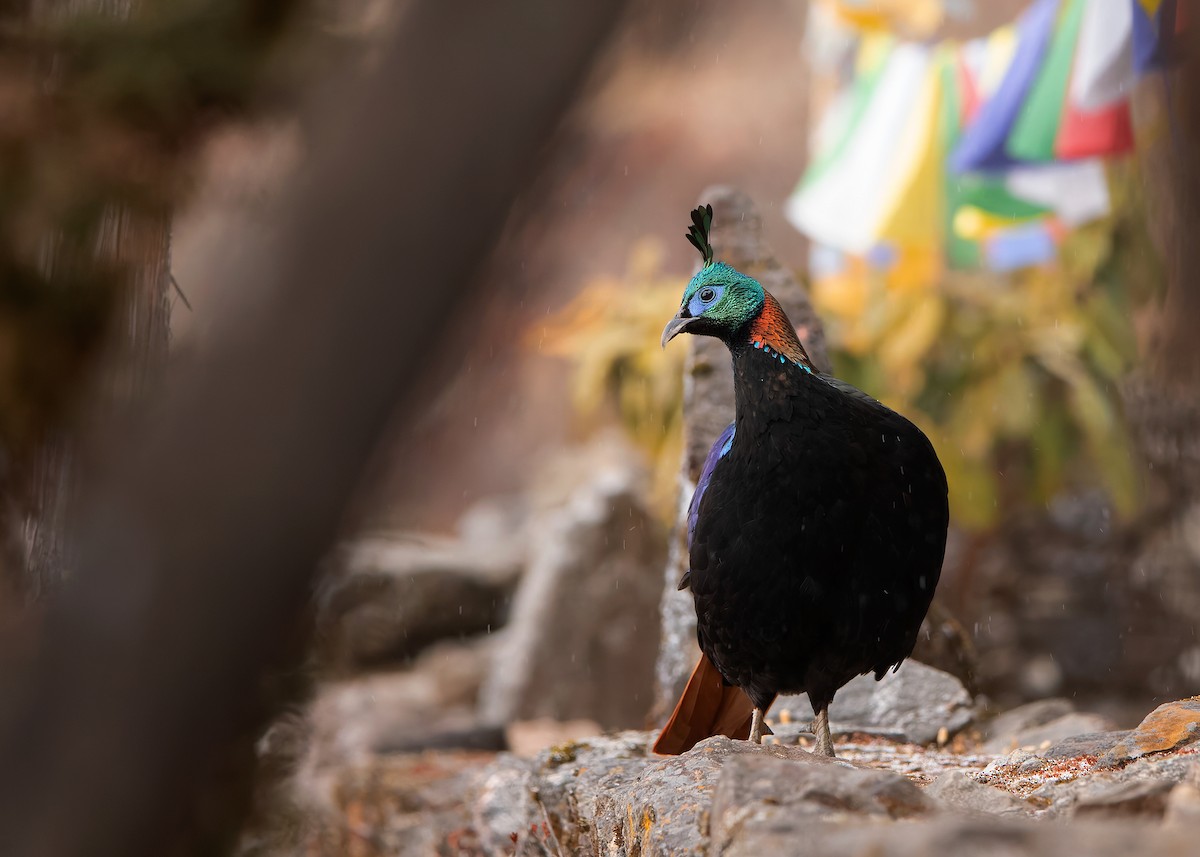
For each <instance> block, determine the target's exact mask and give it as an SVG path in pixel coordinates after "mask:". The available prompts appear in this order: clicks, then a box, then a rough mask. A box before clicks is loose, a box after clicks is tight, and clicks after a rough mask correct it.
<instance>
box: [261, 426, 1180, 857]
mask: <svg viewBox="0 0 1200 857" xmlns="http://www.w3.org/2000/svg"><path fill="white" fill-rule="evenodd" d="M580 458H585V459H586V463H585V464H584V465H578V464H577V465H576V466H577V467H581V468H582V469H583V470H584V471H585V472H586V474H587V478H585V479H581V478H579V473H578V471H577V470H576V469H572V470H570V472H568V471H563V472H561V473H559V474H558V476H557V477H556V478H555V479H552V480H550V483H549V484H548V485H543V488H542V491H543V493H542V494H540V495H533V496H535V497H541V499H535V500H533V501H528V500H527V501H526V502H521V503H518V502H495V503H488V504H482V505H480V506H478V507H476V508H475V509H474V510H473V511H472V512H471V513H470V514H468V515H467V516H466V517H465V518H464V520H463V522H462V525H461V526H460V531H459V532H458V533H457V534H456V535H455V536H453V537H448V538H442V539H431V538H430V537H427V536H411V537H407V536H406V537H395V536H389V537H376V538H364V539H363V540H361V541H359V542H358V543H356V544H355V545H353V546H351V547H350V548H348V549H347V551H346V552H345V555H344V556H342V557H341V558H340V560H339V562H340V566H341V567H340V571H338V572H337V573H336V574H334V575H333V576H332V577H331V580H330V581H329V583H328V585H327V586H326V588H325V589H324V590H323V591H322V593H321V594H320V597H319V599H318V616H319V628H320V640H319V642H320V646H319V651H318V661H319V670H320V677H321V680H320V681H319V683H318V689H317V694H316V698H315V700H314V702H313V704H312V705H311V707H310V709H309V710H308V712H307V714H306V715H305V716H304V718H302V720H303V724H302V726H301V727H300V728H297V729H294V732H293V734H294V735H295V736H297V737H298V740H297V741H295V742H292V743H290V744H289V740H288V733H287V731H286V730H281V734H280V736H278V737H279V740H278V741H275V740H268V741H266V742H264V754H265V755H266V756H267V757H268V761H269V760H270V756H271V755H272V753H273V748H274V747H275V746H276V744H278V746H279V747H280V748H282V750H283V752H282V754H281V755H282V757H285V758H284V761H286V757H287V755H288V753H291V754H292V757H293V758H295V759H298V760H299V761H298V762H297V763H296V764H294V765H292V767H291V773H290V775H289V776H288V777H286V778H283V779H281V780H280V781H278V782H276V783H275V785H274V786H273V787H272V788H271V789H269V790H267V801H269V802H270V803H269V804H266V803H265V804H264V806H263V807H262V815H263V817H264V818H265V819H267V821H266V823H265V824H263V825H262V826H261V828H260V829H257V830H254V831H252V833H251V834H250V835H248V836H247V838H246V840H245V842H244V847H243V849H242V851H243V854H246V855H249V854H255V855H264V857H265V855H277V854H279V855H281V854H288V855H291V854H297V853H300V854H306V855H313V857H317V855H321V857H323V855H350V857H382V856H383V855H409V854H412V855H426V854H441V855H481V854H489V855H490V854H508V855H570V854H585V855H587V854H605V855H610V854H611V855H652V854H653V855H668V854H729V855H735V854H746V855H749V854H789V853H794V854H801V853H802V854H826V853H828V854H852V855H853V854H864V855H866V854H869V855H910V854H912V855H916V854H933V853H936V854H938V855H945V854H960V853H962V854H966V853H970V854H1003V855H1006V857H1007V855H1022V854H1031V855H1037V854H1050V853H1054V854H1059V853H1062V852H1070V853H1084V854H1099V855H1107V854H1114V855H1115V854H1117V853H1125V852H1129V851H1135V852H1137V853H1153V854H1168V855H1169V854H1175V853H1180V854H1182V853H1191V851H1192V850H1193V849H1192V841H1191V840H1192V838H1193V836H1194V832H1195V833H1200V754H1197V750H1200V697H1195V698H1189V699H1182V700H1179V701H1176V702H1171V703H1167V704H1165V705H1162V706H1159V707H1158V708H1156V709H1154V710H1153V711H1152V712H1150V713H1149V714H1148V715H1146V716H1145V718H1144V719H1143V720H1142V722H1141V723H1140V725H1138V726H1136V728H1133V729H1118V728H1117V724H1116V723H1115V722H1114V721H1112V720H1110V719H1109V716H1108V714H1107V709H1105V711H1106V713H1104V714H1101V713H1095V712H1093V711H1086V710H1077V708H1076V706H1075V705H1074V704H1073V703H1072V702H1071V701H1069V700H1067V699H1061V698H1050V699H1044V700H1040V701H1036V702H1032V703H1029V704H1026V705H1023V706H1020V707H1018V708H1014V709H1012V710H1009V711H1006V712H1004V713H1002V714H999V715H998V716H997V714H996V712H995V711H992V710H989V708H988V706H987V703H986V701H985V700H983V698H982V697H978V696H975V695H973V694H972V693H970V692H968V690H967V689H966V687H964V684H963V682H962V681H961V680H960V678H959V677H956V676H955V675H951V674H950V673H949V672H943V671H941V670H939V669H935V668H933V667H931V666H927V665H925V664H923V663H919V662H917V661H913V660H910V661H908V662H906V663H905V664H904V665H903V666H902V667H901V668H900V670H899V671H898V672H895V673H893V674H889V675H887V676H885V678H884V680H883V681H881V682H878V683H877V682H875V681H874V680H873V679H872V678H871V677H869V676H868V677H861V678H859V679H856V680H855V681H853V682H851V683H850V684H848V685H847V686H846V687H845V688H843V689H842V690H841V691H840V692H839V694H838V696H837V699H836V700H835V702H834V705H833V708H832V709H831V721H832V726H833V729H834V732H835V735H836V736H837V747H838V752H839V758H838V759H837V760H835V761H831V760H828V759H824V758H820V757H816V756H813V755H812V754H811V753H810V752H809V751H808V748H809V747H810V746H811V736H810V735H809V734H808V732H807V731H806V727H807V723H808V720H809V718H810V717H811V710H810V708H809V705H808V702H807V700H806V699H804V698H803V697H784V698H781V699H780V700H779V701H778V702H777V703H776V705H775V707H774V709H773V711H772V713H771V725H772V728H773V731H774V733H775V734H774V735H773V736H772V737H771V738H769V739H768V743H767V744H765V745H764V746H761V747H759V746H751V745H749V744H747V743H745V742H740V741H730V740H728V739H725V738H712V739H709V740H707V741H705V742H703V743H702V744H701V745H699V746H698V747H696V748H695V749H694V750H692V751H691V752H689V753H687V754H685V755H683V756H679V757H671V758H664V757H656V756H654V755H653V754H652V753H650V752H649V750H648V747H649V745H650V743H651V742H652V740H653V736H654V733H653V732H651V731H641V730H631V729H630V728H629V727H631V726H644V725H649V724H647V723H646V722H645V720H644V718H645V716H646V712H647V711H648V710H650V708H651V701H652V700H653V698H654V696H655V686H654V685H655V682H654V675H653V669H652V663H651V661H650V659H649V658H648V657H647V656H646V653H647V652H653V651H655V649H656V647H657V645H658V642H659V640H658V637H659V633H660V615H659V612H658V603H657V602H658V598H659V593H660V590H661V580H662V577H661V569H662V567H663V565H664V564H665V562H666V551H665V544H664V543H665V541H666V539H665V538H663V536H662V534H661V533H660V532H658V530H657V529H656V527H655V525H654V524H653V523H652V521H651V519H650V518H649V517H648V516H647V515H646V513H645V512H644V510H643V507H642V506H641V504H640V501H639V499H638V498H639V496H641V495H640V493H639V485H640V479H641V476H640V474H639V472H638V470H637V468H636V467H631V466H630V465H629V464H628V461H629V457H628V454H627V451H625V450H623V449H622V448H621V447H620V446H619V445H618V446H617V447H615V448H606V447H605V446H604V445H601V446H600V447H597V448H595V449H593V450H592V451H591V452H590V453H587V454H586V456H584V455H582V454H577V455H576V456H574V459H573V460H575V459H580ZM530 531H534V532H538V533H540V534H542V537H541V538H539V539H529V538H527V537H526V535H525V534H526V533H528V532H530ZM614 629H617V630H614ZM922 651H927V652H928V651H933V652H934V653H935V654H936V652H937V650H936V649H930V648H929V647H928V646H925V647H924V649H923V648H922V647H921V646H919V647H918V654H919V653H920V652H922ZM950 661H951V662H953V659H950ZM939 663H940V661H939ZM951 668H953V667H951ZM660 690H661V689H660ZM660 695H661V693H660ZM1143 711H1144V709H1143ZM1136 720H1137V717H1136V716H1135V717H1133V718H1128V719H1127V720H1126V721H1123V722H1125V723H1127V724H1131V723H1135V722H1136ZM268 737H269V738H272V736H268ZM1185 849H1187V850H1186V852H1185Z"/></svg>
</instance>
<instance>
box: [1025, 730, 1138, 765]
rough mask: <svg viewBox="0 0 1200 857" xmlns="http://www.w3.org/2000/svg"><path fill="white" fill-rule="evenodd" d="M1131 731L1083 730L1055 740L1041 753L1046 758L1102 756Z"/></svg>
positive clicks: (1124, 738) (1123, 739)
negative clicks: (1080, 732)
mask: <svg viewBox="0 0 1200 857" xmlns="http://www.w3.org/2000/svg"><path fill="white" fill-rule="evenodd" d="M1131 734H1132V732H1128V731H1119V732H1084V733H1082V734H1080V735H1073V736H1071V737H1070V738H1064V739H1062V740H1061V741H1056V742H1055V743H1054V744H1052V745H1051V746H1050V747H1048V748H1047V749H1046V750H1045V752H1043V753H1042V756H1044V757H1045V758H1047V759H1074V758H1077V757H1079V756H1096V757H1100V756H1103V755H1104V754H1105V753H1108V752H1109V751H1110V750H1112V749H1113V748H1114V747H1116V746H1118V745H1120V744H1121V743H1122V742H1123V741H1125V740H1126V739H1127V738H1128V737H1129V736H1130V735H1131Z"/></svg>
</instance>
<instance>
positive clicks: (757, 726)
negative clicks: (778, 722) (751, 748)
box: [742, 708, 764, 744]
mask: <svg viewBox="0 0 1200 857" xmlns="http://www.w3.org/2000/svg"><path fill="white" fill-rule="evenodd" d="M763 719H764V715H763V711H762V709H761V708H756V709H754V716H753V717H752V718H751V719H750V740H751V742H753V743H755V744H761V743H762V736H763ZM742 722H743V723H744V722H745V721H744V720H743V721H742Z"/></svg>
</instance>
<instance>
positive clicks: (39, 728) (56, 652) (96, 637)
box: [0, 0, 620, 857]
mask: <svg viewBox="0 0 1200 857" xmlns="http://www.w3.org/2000/svg"><path fill="white" fill-rule="evenodd" d="M181 5H183V6H184V7H186V8H187V9H199V8H201V6H202V4H198V3H188V4H181ZM284 5H288V4H282V3H270V2H261V3H257V4H238V3H231V2H224V3H216V4H213V8H220V9H229V8H231V7H237V8H238V9H241V10H242V11H243V13H244V14H245V15H247V16H248V18H247V22H245V26H246V29H245V32H246V33H249V34H250V36H247V38H249V39H251V42H253V39H252V37H253V36H254V34H257V33H260V32H262V31H264V29H270V28H269V27H268V26H266V24H263V21H264V20H265V21H266V23H267V24H270V23H271V22H272V21H274V20H275V19H274V18H272V17H271V16H270V14H268V13H270V12H271V10H272V9H275V10H277V9H278V8H280V7H282V6H284ZM619 6H620V4H617V3H610V2H603V0H586V2H583V0H581V2H577V3H570V4H563V3H558V2H554V0H519V2H513V3H508V4H489V3H474V4H471V6H470V9H469V11H466V10H464V8H463V7H462V6H460V5H459V4H447V3H441V2H433V0H428V2H420V3H416V4H414V5H413V6H412V7H411V8H410V9H409V10H408V12H407V15H406V18H405V22H404V26H403V27H401V28H400V31H399V32H398V34H397V35H396V37H395V39H394V40H393V42H392V43H391V44H390V45H389V47H388V50H387V52H386V56H385V58H384V60H383V62H382V63H381V66H380V68H379V70H378V73H377V75H376V76H375V78H374V79H373V80H372V81H370V82H369V83H368V84H366V85H356V86H355V87H351V86H349V84H347V83H346V82H345V81H343V84H342V85H341V86H339V87H334V88H333V95H334V97H333V98H330V99H329V100H328V101H327V102H326V103H325V104H323V105H322V110H321V111H320V112H319V113H318V114H316V115H317V116H318V118H319V120H320V121H319V123H318V124H317V127H318V131H319V135H318V136H319V138H320V139H319V140H318V142H317V143H316V145H315V147H314V151H315V155H314V159H313V163H312V166H311V169H310V181H309V183H308V186H307V187H305V188H304V189H303V190H302V191H300V192H299V193H298V194H297V195H296V196H295V198H294V199H292V200H291V201H290V204H289V206H288V210H289V211H290V212H292V213H293V214H292V225H291V228H290V240H289V242H288V243H287V244H286V248H287V253H286V256H285V257H284V258H283V259H281V260H280V263H281V264H280V265H279V266H278V270H277V271H276V272H275V273H274V277H273V280H274V282H273V285H274V286H275V287H276V289H275V291H274V292H273V294H272V297H271V299H270V300H269V301H267V302H265V305H264V306H262V307H260V312H258V313H256V314H255V315H254V317H253V318H242V319H239V320H238V323H236V324H235V323H233V322H230V324H229V328H230V329H229V330H228V331H227V336H226V338H225V340H224V346H223V347H222V348H221V349H220V350H219V351H216V352H214V353H211V354H210V355H208V357H207V358H206V359H204V360H203V361H202V362H199V363H197V364H195V365H191V366H188V367H183V368H180V370H179V371H178V372H177V373H176V374H175V376H174V377H173V378H171V379H170V381H171V382H170V384H169V385H167V386H166V387H165V388H164V391H163V393H162V395H161V396H160V397H159V399H158V401H155V402H153V403H151V404H150V405H148V406H147V407H146V408H145V409H144V410H143V411H142V412H141V413H140V414H139V415H138V416H137V418H136V419H134V420H132V421H131V424H130V425H129V426H128V427H127V428H126V430H125V431H123V432H121V433H119V434H118V435H116V436H112V435H110V436H109V439H108V440H107V441H106V442H105V443H104V444H103V445H102V446H101V447H100V449H99V452H100V455H99V460H100V461H102V462H103V468H102V470H101V471H100V472H99V473H97V474H96V475H94V477H93V478H92V480H91V481H90V482H89V484H87V485H86V486H85V489H84V491H83V494H82V497H81V502H80V511H79V520H80V525H81V526H80V530H79V540H78V545H77V557H78V560H77V568H78V570H77V578H76V579H75V580H73V581H71V583H70V585H68V586H67V587H66V588H65V590H64V591H63V592H62V595H61V597H60V598H59V599H56V601H55V603H54V604H52V605H51V607H50V610H49V615H48V617H47V621H46V624H45V631H44V636H43V639H42V641H41V646H40V651H39V654H38V657H37V658H36V660H35V661H34V662H32V663H30V664H28V665H27V667H28V668H27V669H25V670H23V671H15V672H12V673H10V674H9V675H8V676H7V677H6V679H7V681H6V684H5V686H4V690H3V699H4V708H3V710H0V830H3V831H4V844H5V850H6V851H7V852H9V853H19V854H26V855H84V854H87V855H101V857H103V855H114V857H115V855H136V854H155V855H158V854H163V853H196V852H197V851H199V850H203V849H209V850H207V851H206V853H212V850H215V849H216V848H217V847H219V846H220V845H221V844H222V843H224V842H227V841H228V840H227V838H226V839H224V840H223V839H222V838H221V835H220V834H221V833H222V831H220V830H218V831H212V830H209V831H207V833H206V834H201V837H202V838H193V839H191V840H189V841H184V840H181V839H180V838H179V836H180V831H179V828H180V825H181V818H188V817H191V816H192V815H193V813H192V812H191V810H190V809H189V808H190V807H191V806H192V805H193V802H194V801H195V800H196V799H197V791H198V789H199V788H200V787H201V784H202V783H203V782H204V781H205V779H206V778H211V777H212V776H214V774H215V771H214V768H215V767H219V766H220V765H221V764H223V763H224V761H225V759H224V755H223V753H224V751H225V748H226V746H227V745H228V744H229V743H230V742H231V741H238V740H240V738H239V736H243V735H246V734H251V735H252V734H254V732H255V728H256V727H257V728H261V726H262V725H263V724H264V723H265V722H266V719H267V718H268V717H269V715H270V713H271V711H270V709H269V706H268V707H264V706H263V705H262V704H261V699H260V694H259V689H260V686H261V682H262V681H263V680H264V677H265V676H266V675H267V674H268V672H269V671H270V670H271V669H273V668H279V667H281V666H285V665H290V666H295V665H296V663H297V661H298V658H299V652H300V648H299V646H298V645H297V640H298V639H299V638H300V636H302V635H298V634H297V629H298V628H299V627H300V626H301V621H302V617H303V613H304V606H305V603H306V600H307V596H308V591H309V586H310V584H311V581H312V578H313V574H314V569H315V567H316V564H317V562H318V560H319V558H320V557H321V555H322V554H323V552H324V551H325V550H326V548H327V547H328V546H329V544H330V542H331V541H332V539H333V538H334V537H335V534H336V532H337V527H338V524H339V521H340V518H341V515H342V512H343V509H344V508H345V506H346V503H347V501H348V499H349V497H350V496H351V493H352V491H353V490H354V488H355V486H356V484H357V481H358V479H359V477H360V475H361V471H362V468H363V467H364V465H365V464H366V462H367V460H368V457H369V456H370V454H371V451H372V450H373V448H374V446H375V444H376V442H377V441H378V440H379V439H380V437H381V435H382V433H383V431H384V429H385V427H386V425H387V424H388V421H389V416H390V415H391V414H392V413H393V408H394V407H395V406H396V404H397V402H399V405H400V407H401V414H402V415H404V414H407V413H412V412H413V411H415V410H419V409H420V407H421V403H420V401H419V400H417V399H416V398H415V397H414V395H413V391H414V388H415V387H417V386H418V385H419V384H421V383H422V382H423V381H425V380H426V379H427V377H428V375H429V373H430V371H431V369H432V368H433V367H435V366H436V365H437V364H438V363H439V362H440V361H442V360H446V359H449V358H451V357H452V352H453V349H451V348H447V347H446V343H445V342H444V341H443V335H444V332H445V330H446V325H447V317H448V316H449V315H450V314H451V313H452V312H453V311H454V310H455V309H456V308H458V307H460V306H462V305H463V303H464V301H466V300H468V299H469V298H470V297H471V295H472V290H471V283H472V282H473V278H474V274H475V273H476V271H477V269H478V268H479V266H480V264H481V263H482V261H483V260H484V258H485V257H486V255H487V253H488V252H489V250H490V248H491V246H492V245H493V243H494V242H495V240H496V238H497V236H498V234H499V232H500V230H501V228H502V226H503V223H504V220H505V218H506V215H507V212H508V209H509V207H510V205H511V203H512V202H513V200H514V199H515V198H516V197H517V195H518V194H519V193H520V192H521V191H522V189H523V187H524V186H525V184H526V180H527V179H528V178H529V176H530V174H531V170H532V169H533V167H534V166H535V164H536V162H537V158H538V155H539V153H540V152H541V150H542V148H543V147H544V146H545V144H546V142H547V140H548V138H549V136H550V134H551V133H552V132H553V129H554V128H555V125H556V123H557V121H558V119H559V117H560V116H561V114H562V112H563V111H564V110H565V108H566V107H567V105H568V103H569V100H570V97H571V94H572V92H573V91H574V89H575V88H576V86H577V85H578V84H579V82H580V81H581V80H582V78H583V75H584V73H585V72H586V71H587V69H588V67H589V64H590V61H591V58H592V57H593V56H594V54H595V52H596V50H597V49H598V47H599V46H600V44H601V43H602V41H603V38H604V36H605V35H606V33H607V32H608V30H609V28H610V27H611V25H612V23H613V22H614V20H615V18H616V16H617V12H618V10H619ZM257 7H262V9H263V10H264V11H263V14H264V16H265V17H264V18H263V19H257V18H255V17H254V16H253V15H250V13H249V11H247V10H252V9H253V8H257ZM152 32H153V33H155V34H157V35H155V36H154V38H162V39H163V40H164V44H169V45H171V46H172V47H171V48H170V50H164V51H158V50H157V49H155V50H150V49H149V48H148V49H147V50H148V51H149V55H150V56H151V57H167V56H169V55H170V54H171V53H172V51H175V50H179V51H190V50H191V49H190V48H189V47H188V46H187V45H186V44H185V42H186V38H185V39H184V40H183V41H173V39H175V38H176V37H177V36H179V35H180V34H179V32H178V31H176V30H174V29H171V28H163V29H152ZM243 44H246V43H245V42H238V43H236V44H235V47H236V46H238V45H243ZM209 49H210V50H213V51H214V52H215V54H217V55H219V54H220V53H221V52H222V49H220V48H217V47H216V46H214V45H212V44H211V43H210V45H209ZM78 67H79V68H82V69H85V70H86V69H88V68H90V67H91V66H90V65H89V63H88V62H87V58H86V57H84V59H83V60H81V62H80V65H79V66H78ZM240 69H241V66H236V65H235V66H233V67H232V70H229V71H228V73H229V74H230V75H231V77H232V78H236V77H237V75H238V74H240ZM110 72H111V74H112V75H115V76H114V77H110V76H109V73H108V72H106V74H105V75H103V76H102V77H101V78H98V79H97V82H96V84H95V87H96V89H95V90H94V91H95V92H98V93H100V94H101V96H102V97H106V98H107V97H110V96H109V95H107V94H106V93H110V92H116V91H118V90H119V89H120V86H118V85H117V84H115V83H113V82H112V81H114V80H119V79H120V77H121V73H120V68H117V69H115V70H110ZM109 86H112V87H113V89H111V90H110V89H109V88H108V87H109ZM235 88H236V87H235ZM81 91H86V88H85V89H84V90H81ZM165 91H166V90H165ZM169 91H171V92H174V93H175V94H174V95H171V96H170V97H169V98H164V99H163V100H162V101H159V100H158V99H157V98H155V97H153V92H152V91H151V90H147V91H146V92H145V93H143V95H142V96H139V97H138V98H135V99H133V100H131V101H125V100H123V99H121V98H118V97H117V96H115V95H112V96H111V97H112V98H114V99H116V100H115V102H114V103H117V104H120V105H123V107H122V110H123V111H126V115H129V116H142V115H152V116H158V117H160V118H161V117H164V116H165V117H168V118H170V117H173V116H174V114H173V113H172V108H173V106H174V105H175V104H176V102H177V101H178V98H179V92H187V91H188V90H187V89H186V88H184V89H182V90H169ZM228 91H232V90H224V89H221V88H220V87H217V88H216V89H215V92H216V93H217V94H218V95H219V94H220V93H224V92H228ZM210 94H211V93H210ZM197 98H199V96H198V95H197ZM213 98H214V100H215V103H217V104H220V103H222V102H221V100H220V98H219V97H217V96H213ZM200 102H202V103H203V99H200ZM89 103H90V102H89ZM156 111H158V112H156ZM163 128H165V129H166V130H165V137H162V138H160V139H161V140H166V141H167V142H170V141H180V142H182V141H184V140H185V139H187V137H188V136H189V134H190V133H191V132H192V131H193V130H194V127H193V126H191V125H189V124H187V123H186V122H184V123H180V124H174V123H173V122H170V121H168V122H166V123H165V124H164V126H163ZM127 163H128V162H127ZM153 167H154V165H153V164H151V165H150V169H151V174H153V175H158V174H157V173H156V172H155V171H154V169H153ZM160 178H161V176H160ZM147 187H151V188H155V187H158V179H154V180H150V181H148V182H147ZM19 261H20V260H14V261H13V262H11V263H10V264H17V262H19ZM21 270H24V271H30V270H34V269H33V268H30V267H29V266H28V265H25V266H23V267H22V268H21ZM79 271H80V274H81V275H84V274H86V275H89V276H90V275H91V273H92V271H93V267H92V266H90V265H83V264H81V265H80V266H79ZM235 285H237V286H239V287H241V288H244V289H247V290H249V289H252V288H256V287H260V284H258V283H255V282H254V281H253V276H252V275H251V274H250V273H249V272H248V271H247V272H244V274H243V277H242V281H241V282H238V283H236V284H235ZM223 832H224V834H225V836H226V837H228V836H229V835H230V834H231V833H232V831H229V830H225V831H223ZM172 842H173V847H171V846H169V845H168V843H172Z"/></svg>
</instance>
